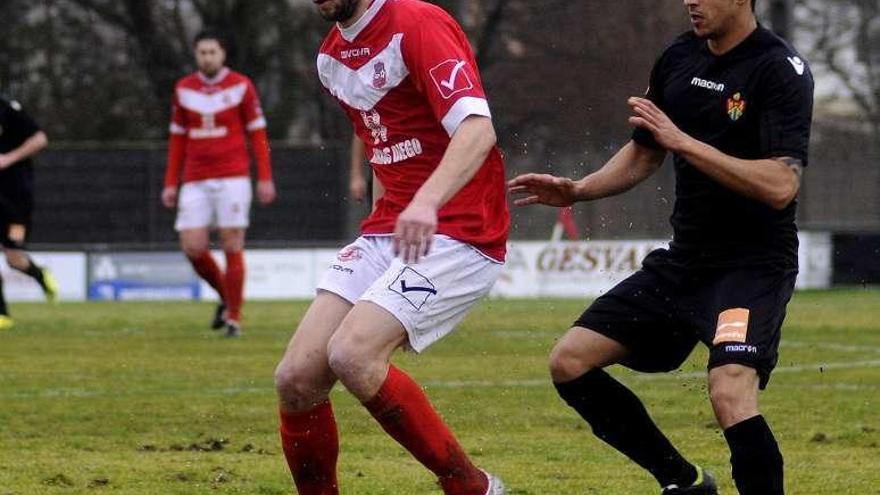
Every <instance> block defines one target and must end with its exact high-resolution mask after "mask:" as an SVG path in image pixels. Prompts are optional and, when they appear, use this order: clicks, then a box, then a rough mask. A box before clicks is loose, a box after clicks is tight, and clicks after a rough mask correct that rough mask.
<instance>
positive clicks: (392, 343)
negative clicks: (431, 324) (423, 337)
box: [328, 301, 407, 369]
mask: <svg viewBox="0 0 880 495" xmlns="http://www.w3.org/2000/svg"><path fill="white" fill-rule="evenodd" d="M406 341H407V334H406V330H405V329H404V327H403V324H402V323H400V320H398V319H397V318H396V317H395V316H394V315H393V314H391V313H389V312H388V310H386V309H385V308H383V307H381V306H378V305H376V304H374V303H372V302H369V301H359V302H358V303H357V304H355V305H354V307H353V308H352V310H351V311H350V312H349V313H348V314H347V315H346V316H345V319H344V320H343V321H342V323H341V324H340V325H339V329H338V330H337V332H336V333H335V334H334V335H333V337H332V338H331V339H330V344H329V346H328V352H329V354H330V362H331V366H332V367H333V368H334V369H339V368H355V367H360V366H363V365H365V364H368V363H370V362H373V363H387V362H388V361H389V360H390V358H391V355H392V354H393V353H394V351H395V350H396V349H397V348H398V347H400V346H402V345H403V344H405V343H406Z"/></svg>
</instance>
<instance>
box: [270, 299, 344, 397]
mask: <svg viewBox="0 0 880 495" xmlns="http://www.w3.org/2000/svg"><path fill="white" fill-rule="evenodd" d="M351 308H352V304H351V303H350V302H348V301H346V300H345V299H343V298H341V297H339V296H338V295H336V294H333V293H330V292H326V291H320V292H319V293H318V295H317V297H315V300H314V301H313V302H312V304H311V305H310V306H309V309H308V310H307V311H306V313H305V315H304V316H303V318H302V320H300V322H299V325H298V326H297V329H296V332H295V333H294V334H293V337H292V338H291V339H290V342H289V343H288V345H287V349H286V351H285V352H284V357H283V358H282V359H281V362H280V363H279V364H278V367H277V370H276V373H275V376H276V382H277V385H278V388H279V391H281V392H282V395H283V393H284V391H285V390H287V389H289V390H290V391H291V392H293V393H294V394H308V393H309V392H310V391H311V390H315V391H321V390H329V388H330V387H331V386H332V385H333V383H334V382H335V380H336V378H335V376H334V375H333V372H332V371H331V370H330V366H329V364H328V360H327V344H328V343H329V342H330V339H331V337H332V336H333V334H334V333H335V332H336V330H337V328H339V325H340V324H341V323H342V321H343V319H345V316H346V315H347V314H348V313H349V311H351Z"/></svg>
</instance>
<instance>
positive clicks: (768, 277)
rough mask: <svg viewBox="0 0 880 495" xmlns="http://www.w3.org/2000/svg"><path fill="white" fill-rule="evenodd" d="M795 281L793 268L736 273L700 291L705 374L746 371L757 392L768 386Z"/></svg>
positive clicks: (757, 269)
mask: <svg viewBox="0 0 880 495" xmlns="http://www.w3.org/2000/svg"><path fill="white" fill-rule="evenodd" d="M796 277H797V272H796V270H794V269H790V270H783V269H778V268H774V267H767V268H762V267H753V268H740V269H736V270H731V271H729V272H727V273H724V274H722V275H720V276H719V277H718V278H717V280H716V281H715V282H714V283H713V284H711V285H710V286H709V287H708V288H707V289H706V290H705V296H704V297H705V301H704V307H703V308H702V329H701V330H702V340H703V341H704V342H705V343H706V344H707V345H708V346H709V348H710V354H709V369H710V370H712V369H714V368H717V367H719V366H724V365H727V364H738V365H743V366H747V367H750V368H753V369H754V370H755V371H756V372H757V373H758V376H759V378H760V382H759V384H760V388H764V387H766V386H767V382H768V381H769V379H770V374H771V372H772V371H773V368H774V367H775V366H776V362H777V360H778V356H779V354H778V350H779V341H780V338H781V335H782V332H781V329H782V323H783V321H784V320H785V313H786V306H787V304H788V301H789V300H790V299H791V297H792V294H793V293H794V285H795V279H796ZM694 304H695V303H694ZM697 309H699V308H695V311H696V310H697Z"/></svg>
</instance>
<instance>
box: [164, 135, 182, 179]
mask: <svg viewBox="0 0 880 495" xmlns="http://www.w3.org/2000/svg"><path fill="white" fill-rule="evenodd" d="M186 139H187V138H186V135H184V134H171V136H170V137H169V138H168V166H167V168H166V169H165V181H164V182H165V187H175V186H177V182H178V180H179V178H180V170H181V169H182V168H183V160H184V158H185V157H186Z"/></svg>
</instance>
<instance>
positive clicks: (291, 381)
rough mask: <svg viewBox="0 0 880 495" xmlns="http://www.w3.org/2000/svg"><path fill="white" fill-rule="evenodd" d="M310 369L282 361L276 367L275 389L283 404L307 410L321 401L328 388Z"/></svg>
mask: <svg viewBox="0 0 880 495" xmlns="http://www.w3.org/2000/svg"><path fill="white" fill-rule="evenodd" d="M317 381H318V380H317V379H316V377H314V376H312V374H311V373H309V372H308V370H306V369H304V368H302V367H300V366H296V365H290V364H287V363H286V362H284V361H282V362H281V363H280V364H279V365H278V367H277V368H276V369H275V390H276V391H277V392H278V398H279V399H280V400H281V402H282V404H284V406H285V407H286V408H288V409H292V410H306V409H309V408H310V407H311V406H312V405H314V404H315V403H317V402H320V400H321V399H322V396H323V395H324V394H325V393H326V390H324V388H323V387H322V386H321V385H319V384H318V383H317Z"/></svg>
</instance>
